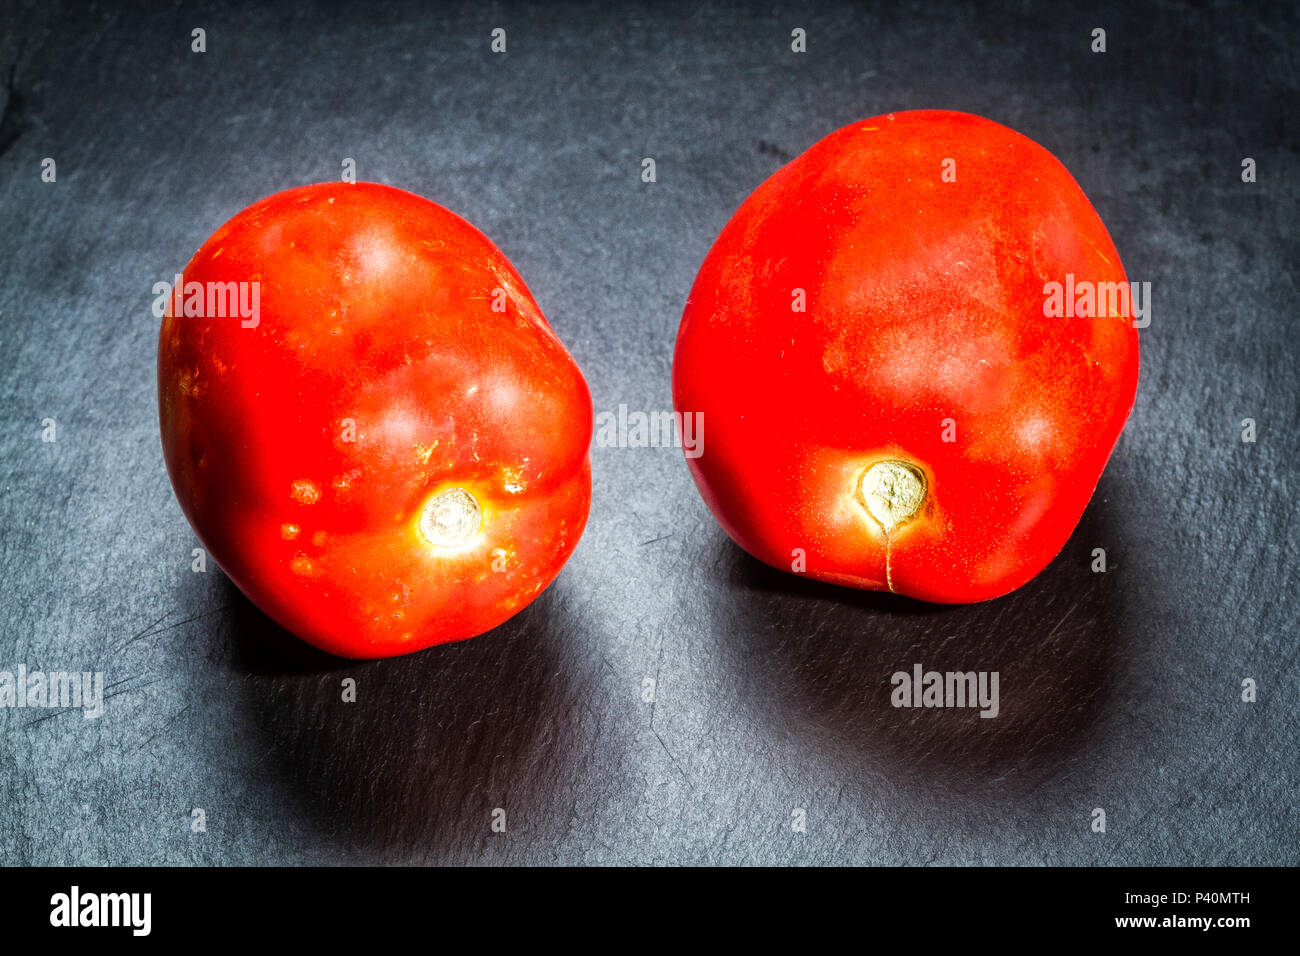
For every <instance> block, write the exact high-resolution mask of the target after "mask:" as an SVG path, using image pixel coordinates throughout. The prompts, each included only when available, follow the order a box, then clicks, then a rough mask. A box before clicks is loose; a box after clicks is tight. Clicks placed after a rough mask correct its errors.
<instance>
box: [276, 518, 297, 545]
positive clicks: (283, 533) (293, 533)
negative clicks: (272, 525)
mask: <svg viewBox="0 0 1300 956" xmlns="http://www.w3.org/2000/svg"><path fill="white" fill-rule="evenodd" d="M300 530H302V529H301V528H299V527H298V526H297V525H296V524H294V523H293V522H291V521H286V522H285V523H284V524H282V525H280V537H281V538H283V539H284V540H285V541H292V540H293V539H294V538H296V537H298V532H299V531H300Z"/></svg>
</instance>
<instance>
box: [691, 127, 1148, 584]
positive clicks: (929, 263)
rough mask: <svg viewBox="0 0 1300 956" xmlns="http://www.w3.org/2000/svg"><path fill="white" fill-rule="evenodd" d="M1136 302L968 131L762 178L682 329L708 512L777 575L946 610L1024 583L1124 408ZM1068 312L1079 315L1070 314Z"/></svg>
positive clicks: (842, 133) (1059, 213)
mask: <svg viewBox="0 0 1300 956" xmlns="http://www.w3.org/2000/svg"><path fill="white" fill-rule="evenodd" d="M1071 282H1075V283H1076V287H1079V288H1082V286H1081V285H1078V284H1079V283H1084V284H1086V283H1088V282H1091V283H1095V284H1100V283H1112V282H1113V283H1123V282H1127V279H1126V276H1125V274H1124V269H1123V267H1122V266H1121V264H1120V259H1119V255H1118V254H1117V253H1116V251H1115V246H1114V244H1113V243H1112V242H1111V240H1110V236H1109V235H1108V234H1107V233H1106V229H1105V227H1104V226H1103V225H1102V223H1101V220H1100V219H1099V218H1098V217H1097V214H1096V212H1095V211H1094V210H1093V208H1092V206H1091V205H1090V204H1089V202H1088V200H1087V198H1086V197H1085V196H1084V194H1083V192H1082V191H1081V190H1080V189H1079V187H1078V185H1077V184H1076V183H1075V182H1074V180H1073V179H1072V178H1071V177H1070V174H1069V173H1068V172H1066V170H1065V168H1064V167H1063V166H1062V165H1061V164H1060V163H1059V162H1058V161H1057V160H1056V159H1055V158H1054V157H1053V156H1052V155H1051V154H1050V153H1048V152H1047V151H1046V150H1045V149H1043V148H1042V147H1041V146H1038V145H1037V144H1035V143H1033V142H1031V141H1030V140H1028V139H1026V138H1025V137H1024V136H1021V135H1019V134H1018V133H1015V132H1013V131H1011V130H1009V129H1007V128H1006V127H1004V126H1000V125H998V124H997V123H993V122H991V121H989V120H985V119H981V118H979V117H976V116H970V115H967V114H962V113H950V112H941V111H919V112H910V113H896V114H890V115H888V116H880V117H876V118H875V119H870V120H865V121H863V122H860V123H854V124H853V125H852V126H847V127H845V128H844V129H841V130H839V131H837V132H835V133H833V134H831V135H830V136H828V137H826V138H825V139H823V140H822V141H821V142H819V143H817V144H815V145H814V146H813V147H812V148H811V149H809V150H808V151H807V152H806V153H804V154H803V155H802V156H800V157H798V158H797V159H795V160H794V161H793V162H791V163H789V164H788V165H787V166H785V167H784V168H783V169H781V170H779V171H778V172H777V173H776V174H775V175H773V176H772V177H771V178H770V179H768V180H767V181H766V182H765V183H763V184H762V185H761V186H760V187H759V188H758V189H757V190H756V191H755V192H754V193H753V195H751V196H750V197H749V198H748V199H747V200H746V201H745V203H744V204H743V205H742V206H741V207H740V209H739V210H738V211H737V212H736V214H735V215H734V216H733V217H732V219H731V221H730V222H729V223H728V224H727V226H726V228H725V229H724V230H723V231H722V234H721V235H720V236H719V237H718V239H717V241H716V243H715V244H714V246H713V248H712V249H711V250H710V252H709V254H708V257H707V258H706V259H705V261H704V264H703V266H702V267H701V269H700V272H699V276H698V277H697V279H696V281H695V285H694V287H693V288H692V290H691V294H690V299H689V301H688V302H687V304H686V310H685V314H684V315H683V316H682V323H681V329H680V331H679V334H678V338H677V350H676V355H675V357H674V362H673V399H674V404H675V406H676V408H677V409H678V411H680V412H682V413H683V414H686V413H691V412H694V413H697V414H701V415H702V418H703V421H704V423H705V424H707V425H708V431H707V443H706V444H705V447H704V452H703V454H702V455H701V456H700V457H697V458H694V459H688V463H689V465H690V468H691V473H692V475H693V476H694V478H695V482H696V484H697V486H698V487H699V489H700V492H701V494H702V495H703V496H704V499H705V501H706V502H707V503H708V505H709V507H710V509H712V511H713V513H714V515H715V516H716V517H717V519H718V521H719V522H720V523H721V525H722V526H723V528H725V529H726V531H727V533H728V534H730V535H731V537H732V538H733V539H734V540H735V541H736V542H737V543H738V544H739V545H740V546H741V547H742V548H744V549H745V550H746V551H748V552H749V553H750V554H752V555H754V556H755V557H757V558H759V559H760V560H762V561H765V562H767V563H768V564H771V565H773V566H775V567H778V568H782V569H786V570H795V571H805V572H806V573H807V574H809V575H811V576H812V577H815V578H819V579H822V580H825V581H832V582H835V583H838V584H846V585H851V586H853V587H859V588H869V589H876V590H888V591H896V592H899V593H902V594H908V595H912V596H914V597H918V598H922V599H925V600H928V601H935V602H953V603H955V602H966V601H978V600H984V599H987V598H992V597H995V596H997V595H1000V594H1004V593H1006V592H1007V591H1010V590H1013V589H1014V588H1017V587H1019V586H1020V585H1021V584H1023V583H1024V582H1026V581H1028V580H1029V579H1030V578H1031V577H1033V576H1034V575H1035V574H1037V573H1038V572H1039V571H1040V570H1042V569H1043V568H1044V567H1045V566H1046V565H1047V563H1048V562H1049V561H1050V560H1051V559H1052V558H1053V557H1054V556H1055V555H1056V553H1057V552H1058V551H1059V550H1060V549H1061V547H1062V545H1064V543H1065V541H1066V539H1067V538H1068V537H1069V535H1070V532H1071V531H1072V530H1073V529H1074V527H1075V525H1076V524H1077V523H1078V520H1079V517H1080V516H1081V515H1082V513H1083V509H1084V506H1085V505H1086V504H1087V503H1088V499H1089V498H1090V497H1091V496H1092V492H1093V489H1094V488H1095V487H1096V484H1097V480H1098V478H1099V477H1100V476H1101V472H1102V468H1103V467H1104V466H1105V464H1106V461H1107V459H1108V457H1109V456H1110V453H1111V450H1112V449H1113V447H1114V445H1115V442H1116V440H1117V439H1118V437H1119V434H1120V431H1121V429H1122V428H1123V427H1124V423H1125V421H1126V420H1127V418H1128V415H1129V412H1130V410H1131V409H1132V406H1133V398H1134V392H1135V390H1136V388H1137V375H1138V348H1137V333H1136V332H1135V331H1134V327H1133V322H1132V319H1131V318H1130V317H1126V316H1123V315H1120V314H1117V311H1118V310H1119V309H1120V307H1121V306H1122V303H1121V301H1120V299H1121V292H1123V293H1125V294H1126V293H1127V292H1128V291H1129V290H1128V287H1127V286H1125V287H1124V288H1123V289H1122V290H1121V289H1120V288H1119V287H1118V286H1114V287H1107V286H1099V288H1101V289H1103V290H1107V291H1108V292H1109V293H1110V294H1113V295H1114V297H1115V302H1114V308H1112V307H1111V302H1110V299H1109V298H1107V299H1106V302H1107V304H1106V306H1105V307H1104V308H1101V309H1098V310H1096V311H1097V312H1098V313H1099V314H1097V315H1094V316H1083V315H1079V316H1071V317H1051V318H1049V317H1047V316H1046V315H1045V301H1046V300H1047V299H1048V298H1049V296H1048V291H1047V290H1048V289H1049V287H1050V284H1051V283H1061V284H1063V285H1064V286H1065V287H1066V288H1070V286H1069V283H1071ZM1082 301H1083V300H1082V298H1081V299H1080V303H1082Z"/></svg>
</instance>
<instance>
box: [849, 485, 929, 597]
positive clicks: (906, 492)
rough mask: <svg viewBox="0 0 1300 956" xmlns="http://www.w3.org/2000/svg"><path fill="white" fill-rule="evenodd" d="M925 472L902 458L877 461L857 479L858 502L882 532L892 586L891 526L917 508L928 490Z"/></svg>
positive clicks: (890, 585) (888, 581)
mask: <svg viewBox="0 0 1300 956" xmlns="http://www.w3.org/2000/svg"><path fill="white" fill-rule="evenodd" d="M928 490H929V488H928V485H927V483H926V480H925V472H923V471H921V469H920V468H917V467H916V466H915V465H911V464H908V463H907V462H905V461H898V460H895V459H890V460H887V461H878V462H876V463H875V464H873V465H872V466H871V467H870V468H868V469H867V470H866V471H864V472H863V473H862V477H861V478H860V479H859V480H858V495H857V497H858V504H860V505H862V507H863V508H864V509H865V510H866V512H867V514H869V515H871V517H872V519H873V520H874V521H875V522H876V524H878V525H880V527H881V530H883V531H884V532H885V584H886V586H887V587H888V588H889V590H891V591H892V590H894V575H893V566H892V565H893V556H894V554H893V552H894V541H893V534H894V529H896V528H897V527H898V526H899V525H901V524H904V523H906V522H908V521H910V520H912V519H913V518H915V517H916V515H917V514H918V513H919V512H920V510H921V508H922V506H923V505H924V504H925V499H926V495H927V493H928Z"/></svg>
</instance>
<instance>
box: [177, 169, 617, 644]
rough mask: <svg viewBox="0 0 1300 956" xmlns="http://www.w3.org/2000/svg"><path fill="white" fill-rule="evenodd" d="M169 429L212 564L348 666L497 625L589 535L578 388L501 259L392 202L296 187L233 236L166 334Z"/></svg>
mask: <svg viewBox="0 0 1300 956" xmlns="http://www.w3.org/2000/svg"><path fill="white" fill-rule="evenodd" d="M225 283H243V284H244V285H240V286H227V285H224V284H225ZM196 284H197V285H196ZM214 290H216V291H215V294H214ZM232 292H233V293H236V294H242V295H243V299H242V301H241V302H240V303H239V304H240V305H244V306H256V309H254V308H245V309H244V310H243V311H239V310H238V309H237V308H236V306H235V304H234V303H235V299H234V298H223V296H227V295H230V294H231V293H232ZM195 295H197V298H196V297H195ZM254 312H256V314H253V313H254ZM222 316H225V317H222ZM158 411H159V419H160V421H161V426H162V445H163V454H164V456H165V458H166V461H167V470H168V472H169V473H170V475H171V480H172V485H173V487H174V488H175V490H176V497H177V498H178V499H179V500H180V504H181V507H182V509H184V511H185V515H186V517H187V518H188V519H189V521H190V524H191V525H192V526H193V527H194V530H195V532H197V534H198V536H199V538H200V539H201V540H202V542H203V544H204V545H205V546H206V547H207V549H208V551H209V553H210V554H211V555H212V557H213V558H214V559H215V560H216V561H217V563H218V564H220V565H221V567H222V569H224V570H225V572H226V573H227V574H228V575H229V576H230V579H231V580H232V581H234V583H235V584H236V585H238V586H239V588H240V589H241V590H242V591H243V592H244V593H245V594H247V595H248V597H249V598H250V599H251V600H252V601H253V602H254V603H255V604H257V605H258V606H259V607H260V608H261V609H262V610H263V611H265V612H266V613H267V614H269V615H270V616H271V617H273V618H274V619H275V620H276V621H278V622H279V623H280V624H281V625H283V626H284V627H285V628H287V629H288V630H290V631H292V632H294V633H295V634H297V635H298V636H299V637H302V638H303V639H305V640H307V641H309V642H310V643H312V644H315V645H316V646H317V647H320V648H323V649H324V650H327V651H330V652H332V653H334V654H339V655H342V656H344V657H386V656H389V655H393V654H404V653H407V652H409V651H415V650H419V649H420V648H423V647H427V646H429V645H431V644H440V643H443V642H446V641H455V640H460V639H462V638H467V637H473V636H474V635H476V634H481V633H483V632H484V631H486V630H488V629H490V628H492V627H495V626H496V625H497V624H500V623H501V622H502V621H504V620H506V619H507V618H509V617H510V616H511V615H513V614H514V613H515V612H517V611H518V610H519V609H520V608H522V607H524V606H525V605H527V604H528V603H529V602H530V601H532V600H533V599H534V598H535V597H536V596H537V595H538V593H539V592H540V591H541V590H542V589H543V588H545V587H546V586H547V585H548V584H549V583H550V582H551V581H552V580H553V579H554V578H555V575H556V574H557V573H558V572H559V570H560V568H561V567H562V566H563V565H564V562H565V561H566V560H567V559H568V557H569V555H570V554H571V553H572V552H573V549H574V547H575V546H576V545H577V543H578V539H579V537H580V536H581V534H582V530H583V527H584V525H585V523H586V520H587V509H588V506H589V504H590V500H591V466H590V459H589V457H588V451H589V446H590V443H591V434H592V412H591V396H590V393H589V392H588V390H587V384H586V382H585V381H584V380H583V377H582V373H581V372H579V370H578V367H577V365H576V364H574V361H573V359H572V358H571V357H570V356H569V353H568V352H566V351H565V349H564V346H563V345H562V344H561V343H560V340H559V339H558V338H556V336H555V333H554V332H552V331H551V328H550V326H548V325H547V323H546V320H545V319H544V318H543V317H542V313H541V311H540V310H539V309H538V307H537V303H536V302H534V301H533V298H532V296H531V295H530V294H529V292H528V289H527V288H526V287H525V286H524V283H523V280H522V279H520V277H519V275H518V273H516V272H515V270H514V268H513V267H512V266H511V265H510V263H509V261H508V260H507V259H506V257H505V256H504V255H503V254H502V253H501V251H500V250H499V249H497V247H496V246H494V245H493V244H492V243H491V242H490V241H489V240H488V239H487V238H486V237H485V236H484V235H483V234H482V233H480V232H479V231H478V230H477V229H475V228H474V227H473V226H471V225H470V224H469V223H467V222H466V221H465V220H463V219H461V218H460V217H458V216H456V215H454V214H453V213H451V212H449V211H447V210H446V209H443V208H442V207H441V206H438V205H435V204H434V203H432V202H429V201H428V200H425V199H422V198H420V197H419V196H415V195H412V194H411V193H408V192H403V191H402V190H399V189H393V188H390V187H387V186H379V185H374V184H364V183H357V184H345V183H325V184H321V185H315V186H304V187H302V188H299V189H290V190H288V191H286V192H282V193H278V194H276V195H274V196H271V197H269V198H267V199H263V200H262V201H261V202H258V203H255V204H254V205H252V206H250V207H249V208H247V209H245V210H244V211H243V212H241V213H239V214H238V215H237V216H235V217H234V218H233V219H231V220H230V221H229V222H227V223H226V224H225V225H224V226H222V227H221V228H220V229H218V230H217V231H216V232H215V233H214V234H213V235H212V237H211V238H210V239H208V241H207V242H205V243H204V244H203V247H202V248H200V249H199V251H198V252H197V253H195V255H194V258H193V259H192V260H190V263H189V265H188V266H186V268H185V274H184V288H183V290H182V293H181V294H180V295H176V296H173V297H172V299H171V304H170V305H169V306H168V308H167V310H166V315H165V317H164V319H163V322H162V331H161V334H160V336H159V340H158Z"/></svg>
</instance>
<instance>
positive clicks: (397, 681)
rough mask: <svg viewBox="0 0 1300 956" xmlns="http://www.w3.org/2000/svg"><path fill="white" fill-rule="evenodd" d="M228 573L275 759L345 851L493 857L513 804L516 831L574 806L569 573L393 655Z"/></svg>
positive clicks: (256, 715) (236, 640)
mask: <svg viewBox="0 0 1300 956" xmlns="http://www.w3.org/2000/svg"><path fill="white" fill-rule="evenodd" d="M227 587H228V589H229V591H230V594H229V595H228V603H229V606H230V615H231V617H230V623H231V629H232V632H233V635H234V636H233V639H232V641H233V643H232V648H231V658H230V661H229V666H230V668H231V670H232V671H233V672H234V674H235V675H236V676H239V677H240V678H242V680H241V682H240V683H241V684H242V685H243V686H244V693H243V694H242V695H241V696H242V697H244V698H245V699H246V700H247V706H248V708H249V709H250V712H251V714H250V715H251V718H252V721H251V723H252V726H253V727H255V728H256V730H257V732H258V733H260V735H261V737H262V741H261V744H262V746H263V748H264V752H265V754H266V756H267V760H266V761H265V765H266V766H268V767H269V768H271V769H272V770H273V771H274V772H275V773H277V774H278V776H279V778H280V782H281V783H282V784H284V785H285V786H286V787H287V789H288V790H289V791H290V793H292V794H293V795H294V796H296V797H297V798H298V800H299V803H300V805H301V807H302V808H303V809H304V810H305V811H306V813H307V814H308V816H309V817H310V818H311V819H313V820H314V821H315V823H316V825H317V826H318V827H319V828H320V830H321V831H323V833H324V834H326V835H327V836H328V837H329V839H330V842H331V844H332V845H333V846H334V847H336V848H337V849H338V850H340V851H344V852H349V851H353V852H359V853H360V854H362V856H363V857H365V858H370V859H378V860H383V861H391V862H412V863H437V862H439V861H444V860H457V861H459V860H464V859H467V858H468V859H479V860H483V861H485V862H492V861H493V860H495V859H498V858H499V854H500V853H503V852H504V851H505V848H506V847H508V841H503V840H502V838H501V836H500V835H498V834H495V833H494V832H493V830H492V823H493V817H494V813H495V812H496V811H497V810H498V808H499V809H500V810H501V811H504V814H505V823H506V827H507V832H517V831H519V830H521V829H522V830H527V829H529V822H528V821H530V820H531V821H545V820H554V819H560V820H563V819H565V818H566V814H565V813H564V812H563V811H560V810H556V809H555V808H554V807H555V804H556V802H557V801H558V799H559V798H558V796H557V791H556V789H555V783H556V781H558V780H560V779H562V777H563V767H564V766H565V762H566V761H567V760H568V759H569V755H570V754H571V753H573V752H574V750H575V749H576V747H575V745H573V744H572V743H571V742H570V741H569V739H568V736H569V734H571V733H573V732H574V729H573V727H572V726H571V725H570V724H569V723H568V722H567V721H566V720H565V719H564V715H565V714H566V713H570V712H571V711H572V709H573V707H574V704H573V701H574V699H575V697H576V695H578V693H579V688H578V687H577V686H575V680H574V679H572V678H571V677H570V676H569V675H572V674H573V673H574V669H573V664H572V662H570V661H569V660H568V657H569V655H570V654H571V653H572V652H571V650H570V649H569V648H568V647H567V645H566V643H565V641H564V640H563V636H564V635H565V634H567V633H572V626H573V625H572V621H571V620H570V616H569V613H568V607H567V602H566V601H565V599H564V597H563V596H562V594H560V593H558V592H557V586H552V587H551V588H549V589H548V590H547V591H546V592H544V593H543V594H542V595H541V597H539V598H538V600H537V601H535V602H534V603H533V604H532V605H530V606H529V607H528V608H526V609H525V610H523V611H522V612H520V613H519V614H518V615H516V616H515V617H514V618H512V619H511V620H510V621H507V622H506V623H504V624H502V625H501V626H499V627H497V628H495V629H494V630H492V631H490V632H489V633H487V634H484V635H481V636H479V637H476V638H473V639H470V640H468V641H461V642H457V643H455V644H446V645H442V646H440V647H433V648H428V649H426V650H424V651H419V652H417V653H415V654H410V655H407V656H404V657H396V658H390V659H387V660H380V661H349V660H344V659H341V658H336V657H333V656H331V655H328V654H325V653H323V652H321V651H318V650H316V649H314V648H312V647H310V646H308V645H306V644H304V643H303V642H301V641H299V640H297V639H296V638H294V637H293V636H292V635H291V634H289V633H288V632H286V631H285V630H284V629H283V628H281V627H279V626H278V625H277V624H276V623H275V622H274V621H272V620H271V619H270V618H268V617H266V615H264V614H263V613H262V612H261V611H259V610H258V609H257V608H256V607H255V606H254V605H253V604H252V603H251V602H249V601H248V599H247V598H246V597H244V595H243V594H242V593H240V592H239V591H238V589H237V588H235V587H234V586H233V585H230V584H227ZM349 679H351V680H352V681H355V701H354V702H345V700H344V693H345V682H346V681H348V680H349ZM250 685H251V686H250Z"/></svg>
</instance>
